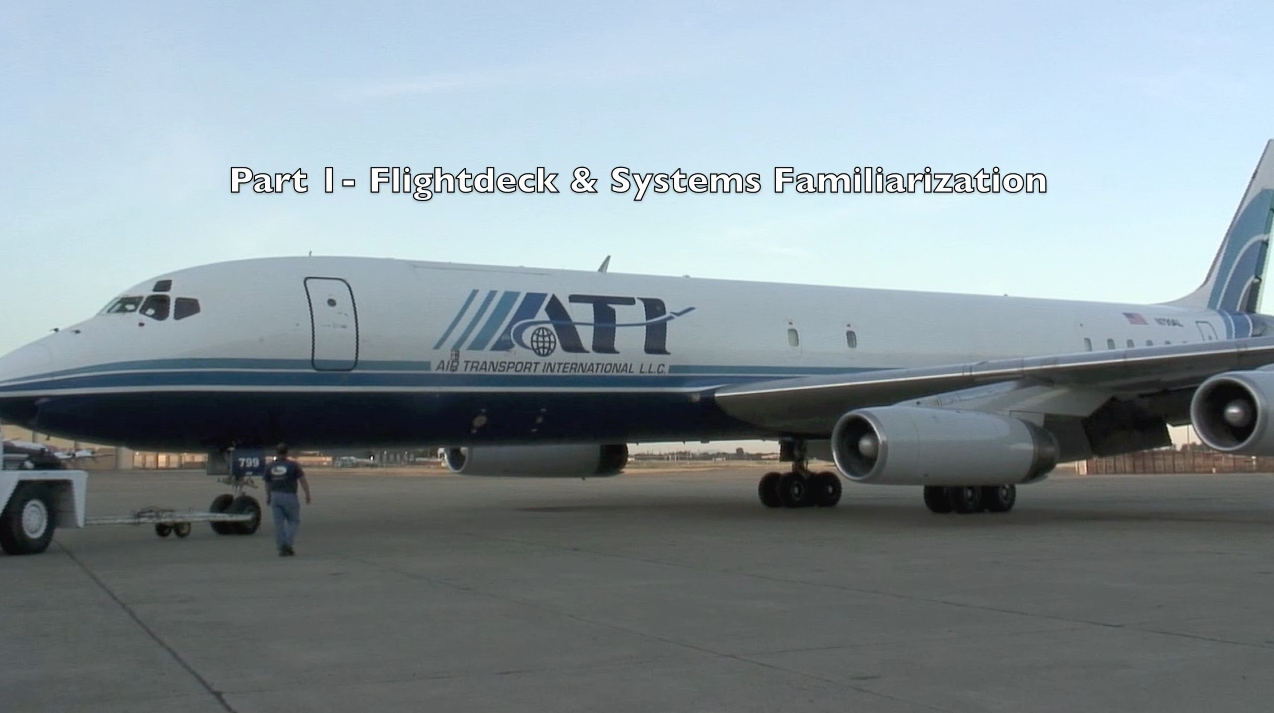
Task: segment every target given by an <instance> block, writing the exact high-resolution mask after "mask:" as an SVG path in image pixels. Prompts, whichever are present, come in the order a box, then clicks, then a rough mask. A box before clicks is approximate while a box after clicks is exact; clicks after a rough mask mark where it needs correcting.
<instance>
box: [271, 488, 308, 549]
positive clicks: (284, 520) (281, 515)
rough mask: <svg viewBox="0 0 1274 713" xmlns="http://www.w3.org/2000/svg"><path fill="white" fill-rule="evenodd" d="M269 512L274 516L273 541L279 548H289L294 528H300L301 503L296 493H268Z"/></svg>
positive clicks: (294, 537)
mask: <svg viewBox="0 0 1274 713" xmlns="http://www.w3.org/2000/svg"><path fill="white" fill-rule="evenodd" d="M270 512H272V513H273V514H274V541H275V543H276V544H278V546H279V547H280V548H283V547H291V546H292V541H293V540H295V539H296V528H298V527H300V526H301V501H300V500H299V499H298V498H297V497H296V493H270Z"/></svg>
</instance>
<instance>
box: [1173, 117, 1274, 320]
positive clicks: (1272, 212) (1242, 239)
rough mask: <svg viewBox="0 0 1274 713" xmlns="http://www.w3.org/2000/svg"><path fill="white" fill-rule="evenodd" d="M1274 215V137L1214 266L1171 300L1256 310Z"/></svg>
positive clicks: (1186, 304)
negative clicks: (1199, 283)
mask: <svg viewBox="0 0 1274 713" xmlns="http://www.w3.org/2000/svg"><path fill="white" fill-rule="evenodd" d="M1272 219H1274V140H1271V141H1269V142H1268V143H1266V144H1265V153H1263V154H1261V160H1260V162H1259V163H1257V164H1256V171H1255V172H1253V174H1252V180H1251V182H1249V183H1248V186H1247V192H1245V193H1244V194H1243V201H1242V202H1240V203H1239V209H1238V211H1236V212H1235V214H1234V219H1233V220H1231V221H1230V229H1229V230H1227V231H1226V233H1225V239H1224V240H1223V241H1221V249H1220V250H1218V251H1217V254H1216V257H1215V258H1213V260H1212V269H1210V270H1208V277H1207V279H1205V280H1204V281H1203V285H1202V286H1200V287H1199V289H1197V290H1195V291H1194V292H1191V293H1190V294H1188V295H1186V296H1185V297H1182V298H1181V299H1179V300H1175V301H1173V302H1170V303H1169V304H1172V305H1177V306H1180V307H1189V308H1191V309H1216V310H1223V311H1226V312H1255V311H1256V307H1257V302H1258V300H1259V299H1260V296H1261V279H1262V277H1263V275H1264V274H1265V258H1266V253H1267V252H1268V249H1269V243H1270V222H1271V220H1272Z"/></svg>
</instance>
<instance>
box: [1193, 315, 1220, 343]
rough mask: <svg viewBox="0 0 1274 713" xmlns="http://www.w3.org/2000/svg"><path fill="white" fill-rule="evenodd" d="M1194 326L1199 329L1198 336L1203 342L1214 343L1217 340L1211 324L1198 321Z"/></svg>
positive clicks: (1214, 329)
mask: <svg viewBox="0 0 1274 713" xmlns="http://www.w3.org/2000/svg"><path fill="white" fill-rule="evenodd" d="M1195 324H1196V325H1198V327H1199V336H1200V337H1203V341H1205V342H1215V341H1216V340H1217V338H1216V327H1213V326H1212V323H1211V322H1207V321H1204V320H1198V321H1196V322H1195Z"/></svg>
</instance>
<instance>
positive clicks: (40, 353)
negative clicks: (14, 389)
mask: <svg viewBox="0 0 1274 713" xmlns="http://www.w3.org/2000/svg"><path fill="white" fill-rule="evenodd" d="M52 363H53V353H52V352H50V351H49V348H48V347H46V346H44V345H43V344H39V343H35V344H28V345H26V346H25V347H19V348H17V349H15V350H13V351H12V352H9V353H8V354H6V355H4V356H2V357H0V383H4V382H7V381H16V380H18V379H22V378H25V377H30V376H35V375H37V374H41V373H44V372H46V371H48V370H49V366H50V365H51V364H52Z"/></svg>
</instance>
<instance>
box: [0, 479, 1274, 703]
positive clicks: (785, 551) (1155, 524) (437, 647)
mask: <svg viewBox="0 0 1274 713" xmlns="http://www.w3.org/2000/svg"><path fill="white" fill-rule="evenodd" d="M760 475H761V471H760V470H755V471H754V470H746V471H745V470H741V469H739V470H735V469H731V470H721V471H716V472H704V473H696V474H687V473H653V474H652V473H641V472H636V473H635V474H632V475H625V476H621V477H619V478H613V479H600V480H589V481H586V482H581V481H578V480H517V479H484V478H465V477H459V476H450V475H434V476H415V477H404V476H393V475H384V474H375V473H374V472H373V473H371V474H364V475H351V474H347V473H344V472H342V471H326V472H319V471H316V472H314V473H313V474H312V475H311V482H312V485H313V489H314V493H315V501H314V504H313V506H311V507H309V508H306V509H305V510H304V514H303V523H302V526H301V530H300V534H299V538H298V540H297V547H296V549H297V556H296V557H293V558H280V557H278V556H277V555H276V552H275V549H274V544H273V543H274V540H273V535H272V531H273V528H272V525H271V524H270V523H269V521H268V520H267V521H266V522H265V523H264V524H263V526H262V528H261V531H260V532H259V533H258V534H256V535H254V536H250V537H242V536H240V537H235V536H230V537H223V536H217V535H214V534H213V533H212V532H211V531H210V529H209V528H208V526H207V525H196V526H195V531H194V533H193V534H192V535H191V536H190V537H189V538H186V539H184V540H178V539H176V538H174V537H169V538H166V539H160V538H158V537H156V536H155V534H154V532H153V530H151V529H150V528H140V527H128V526H122V527H121V526H116V527H98V528H91V529H86V530H62V531H59V533H58V535H57V538H56V540H55V543H54V545H53V546H52V547H51V548H50V549H49V551H48V552H46V553H45V554H43V555H38V556H30V557H0V582H2V583H3V590H2V594H0V597H2V599H0V709H2V710H4V711H6V712H9V711H11V712H13V713H19V712H22V713H38V712H43V711H48V712H50V713H53V712H56V713H67V712H68V711H121V712H123V711H128V712H130V713H131V712H134V711H146V710H180V711H183V713H184V712H190V713H202V712H205V711H207V712H210V713H215V712H218V711H220V712H224V711H237V712H239V713H249V712H255V711H289V712H291V711H296V710H304V711H359V712H366V713H371V712H372V711H377V712H379V711H446V712H448V713H453V712H454V713H459V712H463V711H475V712H477V711H480V712H482V713H500V712H503V711H517V712H519V713H521V712H525V711H581V712H583V711H588V712H589V713H594V712H596V711H608V712H612V711H613V712H615V713H626V712H628V711H660V712H664V711H728V712H730V713H742V712H745V711H789V710H790V711H810V712H812V711H837V712H838V713H843V712H844V711H883V712H895V711H897V712H912V711H1006V712H1008V711H1011V712H1013V713H1023V712H1027V711H1058V712H1059V713H1060V712H1065V713H1073V712H1074V711H1085V710H1088V711H1122V712H1133V711H1154V712H1156V713H1160V712H1163V711H1191V712H1192V713H1193V712H1195V711H1201V710H1206V711H1212V712H1215V711H1244V712H1245V713H1247V712H1250V711H1256V710H1268V709H1269V707H1270V701H1271V700H1274V676H1271V675H1270V671H1271V670H1274V596H1271V588H1272V586H1274V476H1270V475H1206V476H1205V475H1190V476H1185V475H1163V476H1087V477H1084V476H1059V477H1055V478H1052V479H1050V480H1048V481H1046V482H1044V483H1042V484H1038V485H1032V486H1027V487H1023V488H1020V489H1019V493H1018V505H1017V508H1016V509H1015V510H1014V511H1013V512H1012V513H1009V514H1007V515H990V514H982V515H942V516H939V515H933V514H931V513H929V512H928V511H927V510H925V509H924V506H923V505H922V503H921V500H920V492H919V490H918V489H916V488H887V487H874V486H854V485H852V484H846V486H845V496H844V498H843V500H842V501H841V506H840V507H838V508H835V509H807V510H767V509H765V508H763V507H762V506H761V505H760V504H759V502H758V501H757V498H756V481H757V479H758V477H759V476H760ZM89 484H90V486H89V493H90V495H89V511H90V514H92V515H107V514H122V513H126V512H128V511H131V510H133V509H136V508H139V507H142V506H145V505H164V506H175V507H196V508H204V507H206V506H207V504H208V502H209V501H211V499H212V497H213V496H214V495H215V494H217V493H218V492H219V488H218V486H216V485H215V483H214V482H212V480H211V479H209V478H207V477H206V476H203V475H202V474H197V473H181V474H178V473H103V474H97V475H93V476H91V477H90V480H89Z"/></svg>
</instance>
